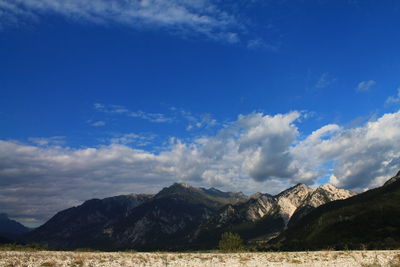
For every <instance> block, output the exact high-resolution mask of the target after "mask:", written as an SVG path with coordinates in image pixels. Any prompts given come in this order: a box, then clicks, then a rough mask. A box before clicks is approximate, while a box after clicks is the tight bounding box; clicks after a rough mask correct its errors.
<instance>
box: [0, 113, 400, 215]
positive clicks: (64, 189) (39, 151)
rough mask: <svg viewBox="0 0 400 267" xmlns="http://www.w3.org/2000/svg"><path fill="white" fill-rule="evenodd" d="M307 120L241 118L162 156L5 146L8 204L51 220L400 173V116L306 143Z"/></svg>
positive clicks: (125, 149)
mask: <svg viewBox="0 0 400 267" xmlns="http://www.w3.org/2000/svg"><path fill="white" fill-rule="evenodd" d="M99 108H100V106H99ZM101 108H106V107H104V106H103V107H101ZM124 113H125V111H124ZM302 117H303V115H302V113H300V112H297V111H294V112H290V113H287V114H277V115H273V116H270V115H264V114H262V113H252V114H248V115H240V116H239V117H238V119H237V120H236V121H233V122H231V123H230V124H228V125H226V126H223V127H222V128H221V129H220V130H219V131H218V132H217V133H216V134H215V135H212V136H205V137H199V138H196V139H193V140H192V141H190V142H189V141H186V142H183V141H181V140H179V139H177V138H171V139H170V142H169V143H168V144H167V145H166V146H165V147H164V148H163V149H162V150H161V151H162V152H159V153H154V152H149V151H146V150H144V149H140V147H141V144H142V143H146V142H151V141H152V138H153V137H152V136H150V135H149V136H144V135H137V134H134V133H129V134H125V135H119V136H115V137H113V139H112V140H111V143H110V144H109V145H105V146H99V147H92V148H75V149H73V148H68V147H61V146H58V145H52V144H50V143H47V144H44V143H41V142H36V144H35V145H29V144H23V143H16V142H12V141H0V177H1V179H0V207H1V209H2V210H3V211H5V212H7V213H9V214H10V215H11V216H12V217H18V218H22V217H24V216H25V217H26V218H27V220H28V217H29V218H30V219H32V218H36V219H38V220H43V219H47V218H49V216H51V215H53V214H54V213H55V212H56V211H58V210H60V209H63V208H67V207H68V206H71V205H76V204H77V203H80V202H81V201H83V200H85V199H88V198H92V197H105V196H111V195H117V194H122V193H130V192H155V191H157V190H159V189H160V188H161V187H163V186H167V185H169V184H171V183H173V182H175V181H186V182H189V183H192V184H194V185H201V186H218V187H220V188H221V189H225V190H242V191H245V192H254V191H262V192H270V193H276V192H277V191H278V190H281V189H283V188H284V187H286V186H289V185H290V184H294V183H298V182H304V183H308V184H313V183H315V181H316V180H317V179H318V178H320V177H321V176H322V175H327V174H328V175H329V174H332V176H331V182H332V183H334V184H335V185H337V186H340V187H344V188H348V189H355V190H364V189H366V188H371V187H374V186H377V185H380V184H382V183H383V182H384V181H385V180H386V179H388V178H389V177H390V176H391V175H393V174H394V173H396V172H397V171H398V169H399V168H400V152H399V151H398V147H400V112H396V113H388V114H385V115H383V116H382V117H380V118H378V119H377V120H375V121H369V122H367V123H365V124H364V125H362V126H359V127H355V128H350V129H346V128H343V127H341V126H339V125H336V124H329V125H325V126H323V127H321V128H320V129H317V130H315V131H314V132H313V133H311V134H310V135H308V136H306V137H305V138H301V136H302V135H301V133H300V131H299V129H298V127H297V126H296V124H297V123H298V122H299V120H300V119H301V118H302ZM300 138H301V139H300ZM128 145H129V146H128ZM327 163H333V172H332V173H331V170H330V169H328V167H327ZM329 168H330V167H329ZM24 203H25V204H24ZM44 206H45V207H46V208H43V207H44ZM35 216H36V217H35Z"/></svg>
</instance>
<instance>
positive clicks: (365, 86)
mask: <svg viewBox="0 0 400 267" xmlns="http://www.w3.org/2000/svg"><path fill="white" fill-rule="evenodd" d="M375 85H376V82H375V81H374V80H369V81H362V82H360V83H359V84H358V86H357V88H356V90H357V91H358V92H365V91H369V90H371V88H372V87H374V86H375Z"/></svg>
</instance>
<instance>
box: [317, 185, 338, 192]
mask: <svg viewBox="0 0 400 267" xmlns="http://www.w3.org/2000/svg"><path fill="white" fill-rule="evenodd" d="M318 188H321V189H324V190H326V191H335V190H339V188H337V187H336V186H334V185H332V184H324V185H321V186H319V187H318Z"/></svg>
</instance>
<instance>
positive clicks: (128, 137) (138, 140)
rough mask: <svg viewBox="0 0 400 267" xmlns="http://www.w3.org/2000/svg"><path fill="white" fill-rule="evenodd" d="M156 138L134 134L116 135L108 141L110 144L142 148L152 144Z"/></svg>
mask: <svg viewBox="0 0 400 267" xmlns="http://www.w3.org/2000/svg"><path fill="white" fill-rule="evenodd" d="M155 138H156V136H155V135H154V134H147V135H139V134H135V133H128V134H121V135H116V136H114V137H112V138H111V139H110V143H111V144H122V145H128V144H133V145H135V146H139V147H144V146H147V145H149V144H151V143H152V141H153V140H154V139H155Z"/></svg>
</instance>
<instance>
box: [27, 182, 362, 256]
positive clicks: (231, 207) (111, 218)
mask: <svg viewBox="0 0 400 267" xmlns="http://www.w3.org/2000/svg"><path fill="white" fill-rule="evenodd" d="M353 195H355V193H354V192H351V191H348V190H344V189H338V188H336V187H334V186H332V185H324V186H321V187H318V188H310V187H308V186H306V185H304V184H298V185H296V186H294V187H292V188H289V189H287V190H285V191H283V192H281V193H280V194H278V195H275V196H272V195H268V194H262V193H257V194H254V195H251V196H246V195H244V194H243V193H241V192H222V191H220V190H218V189H215V188H210V189H205V188H196V187H193V186H190V185H188V184H182V183H175V184H173V185H171V186H170V187H166V188H164V189H162V190H161V191H160V192H158V193H157V194H155V195H134V194H132V195H124V196H117V197H111V198H106V199H102V200H99V199H92V200H88V201H86V202H85V203H83V204H82V205H80V206H78V207H73V208H70V209H67V210H64V211H61V212H59V213H57V214H56V215H55V216H54V217H53V218H51V219H50V220H49V221H48V222H46V223H45V224H44V225H42V226H40V227H39V228H37V229H35V230H34V231H32V232H31V233H28V234H27V235H25V238H24V240H25V242H29V243H38V244H41V245H47V246H49V247H52V248H58V249H76V248H93V249H102V250H123V249H136V250H184V249H212V248H216V246H217V244H218V240H219V238H220V235H221V234H222V233H223V232H227V231H233V232H237V233H239V234H240V235H241V236H242V238H244V239H245V241H247V242H266V241H268V240H269V239H271V238H273V237H276V236H277V235H278V234H280V233H281V232H282V231H283V230H285V229H286V228H287V227H288V226H289V225H291V224H292V220H293V219H294V218H295V220H299V219H300V218H301V217H303V216H305V215H306V214H308V213H309V212H310V211H311V210H313V209H315V208H316V207H318V206H320V205H323V204H325V203H328V202H330V201H334V200H338V199H345V198H348V197H351V196H353Z"/></svg>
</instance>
